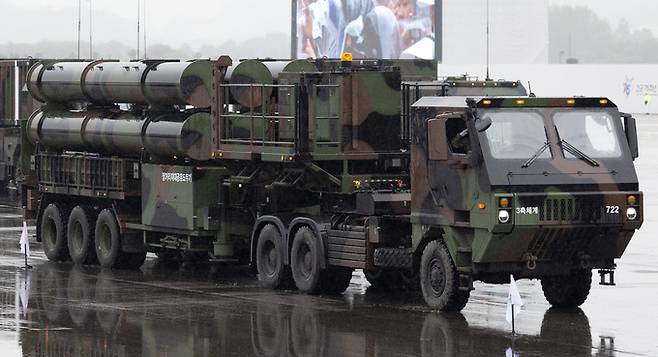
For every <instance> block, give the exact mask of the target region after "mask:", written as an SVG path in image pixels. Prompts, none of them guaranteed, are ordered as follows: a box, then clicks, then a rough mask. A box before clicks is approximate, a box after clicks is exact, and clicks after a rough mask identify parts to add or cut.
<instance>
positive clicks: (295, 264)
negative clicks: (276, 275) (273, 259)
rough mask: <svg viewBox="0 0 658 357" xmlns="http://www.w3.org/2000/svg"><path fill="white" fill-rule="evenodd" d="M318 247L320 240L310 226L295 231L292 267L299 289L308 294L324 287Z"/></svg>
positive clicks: (291, 255)
mask: <svg viewBox="0 0 658 357" xmlns="http://www.w3.org/2000/svg"><path fill="white" fill-rule="evenodd" d="M318 248H319V247H318V240H317V239H315V235H314V234H313V232H312V231H311V229H310V228H308V227H306V226H304V227H301V228H300V229H299V230H298V231H297V233H295V237H294V239H293V242H292V252H291V254H290V268H291V269H292V277H293V279H295V285H296V286H297V289H299V290H300V291H302V292H305V293H307V294H318V293H320V292H321V289H322V286H321V281H322V279H321V274H322V267H321V265H320V256H319V254H320V253H319V251H318Z"/></svg>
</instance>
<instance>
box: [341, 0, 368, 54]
mask: <svg viewBox="0 0 658 357" xmlns="http://www.w3.org/2000/svg"><path fill="white" fill-rule="evenodd" d="M374 8H375V3H374V2H373V0H342V10H343V20H344V22H345V23H346V25H345V30H344V31H343V40H342V41H341V44H342V46H341V47H342V48H341V52H350V53H352V55H353V56H354V57H355V58H363V57H365V52H364V50H363V18H364V17H365V16H366V15H367V14H368V13H370V12H371V11H372V9H374Z"/></svg>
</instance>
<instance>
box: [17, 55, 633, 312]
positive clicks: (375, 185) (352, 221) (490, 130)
mask: <svg viewBox="0 0 658 357" xmlns="http://www.w3.org/2000/svg"><path fill="white" fill-rule="evenodd" d="M28 88H29V90H30V92H31V93H32V95H33V96H34V97H35V98H37V99H39V100H41V101H42V102H43V103H44V104H43V106H42V108H41V109H40V110H38V111H36V112H34V114H33V115H32V116H31V117H30V119H29V120H27V121H26V122H25V123H24V124H23V125H24V128H25V130H24V131H23V134H24V137H25V142H26V143H27V148H28V149H29V150H30V154H29V157H30V160H27V166H26V167H25V168H24V171H25V172H27V173H29V174H28V175H26V177H25V180H24V182H23V185H22V189H23V191H24V193H23V205H24V207H25V214H26V216H27V217H28V218H36V221H37V239H38V240H39V241H41V242H42V246H43V249H44V251H45V254H46V256H47V257H48V258H49V259H51V260H54V261H63V260H69V259H71V260H72V261H73V262H75V263H76V264H100V265H101V266H103V267H106V268H138V267H139V266H141V265H142V263H143V262H144V259H145V256H146V253H147V252H155V253H156V254H158V256H159V257H160V258H161V259H169V258H172V257H173V256H181V255H183V256H185V257H187V258H190V259H205V260H211V261H213V262H222V263H235V264H252V265H253V266H254V267H255V268H256V270H257V271H258V279H259V281H260V282H261V284H262V285H263V286H265V287H268V288H272V289H283V288H293V287H294V288H297V289H299V290H301V291H302V292H305V293H309V294H318V293H327V294H329V293H340V292H342V291H344V290H345V289H346V288H347V286H348V285H349V282H350V279H351V277H352V271H353V270H354V269H363V270H364V271H365V272H366V276H367V277H368V280H370V282H371V284H373V285H376V286H377V285H379V286H384V285H386V283H387V282H390V281H392V280H394V279H403V280H404V282H405V283H406V284H408V285H409V286H412V287H414V288H419V291H420V292H422V294H423V296H424V298H425V301H426V302H427V303H428V305H429V306H430V307H432V308H434V309H440V310H460V309H462V308H463V307H464V306H465V304H466V302H467V300H468V298H469V294H470V291H471V290H472V289H473V281H476V280H480V281H485V282H492V283H503V282H507V281H509V276H510V274H512V275H514V276H515V277H516V278H537V279H541V282H542V287H543V289H544V292H545V295H546V297H547V299H548V301H549V302H550V303H551V304H552V305H555V306H577V305H580V304H582V303H583V302H584V301H585V299H586V297H587V294H588V292H589V289H590V285H591V281H592V270H593V269H599V273H600V274H601V282H602V283H604V284H614V275H613V273H614V268H615V259H617V258H619V257H621V255H622V253H623V252H624V249H625V248H626V246H627V245H628V243H629V241H630V239H631V237H632V236H633V233H634V232H635V230H637V229H638V228H639V227H640V226H641V224H642V220H643V196H642V192H640V191H639V187H638V179H637V176H636V173H635V169H634V166H633V159H634V158H636V157H637V156H638V148H637V134H636V130H635V120H634V119H633V118H632V117H631V116H629V115H626V114H622V113H620V112H619V111H618V109H617V107H616V106H615V105H614V104H613V103H612V102H610V101H609V100H607V99H605V98H533V97H528V96H527V94H526V92H525V89H524V88H523V86H521V85H520V83H518V82H502V81H470V80H468V79H461V80H460V79H447V80H443V81H437V80H436V63H434V62H431V61H430V62H423V61H411V62H405V61H385V60H360V61H357V60H354V61H351V60H349V58H344V59H343V60H331V59H329V60H327V59H324V60H315V61H307V60H303V61H293V62H291V61H278V60H246V61H241V62H236V63H234V62H233V61H232V60H231V59H230V58H229V57H225V56H223V57H220V58H218V59H216V60H196V61H189V62H173V61H153V60H149V61H135V62H117V61H106V60H101V61H86V62H58V61H44V62H40V63H38V64H36V65H35V66H33V67H32V68H31V70H30V71H29V73H28ZM478 88H479V89H478Z"/></svg>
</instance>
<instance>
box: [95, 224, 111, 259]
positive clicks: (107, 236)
mask: <svg viewBox="0 0 658 357" xmlns="http://www.w3.org/2000/svg"><path fill="white" fill-rule="evenodd" d="M97 239H98V246H99V247H100V248H101V252H103V253H105V254H109V253H108V252H109V251H110V250H111V249H112V232H111V231H110V227H109V226H108V225H107V224H103V225H102V226H101V230H100V235H99V236H98V237H97Z"/></svg>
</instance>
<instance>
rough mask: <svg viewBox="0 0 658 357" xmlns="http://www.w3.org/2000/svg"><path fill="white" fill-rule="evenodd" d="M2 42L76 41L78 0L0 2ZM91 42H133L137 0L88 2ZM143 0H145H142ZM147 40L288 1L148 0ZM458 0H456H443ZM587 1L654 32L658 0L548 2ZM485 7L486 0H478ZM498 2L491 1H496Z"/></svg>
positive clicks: (282, 8)
mask: <svg viewBox="0 0 658 357" xmlns="http://www.w3.org/2000/svg"><path fill="white" fill-rule="evenodd" d="M1 1H2V11H0V43H7V42H19V43H21V42H22V43H25V42H27V43H34V42H38V41H41V40H67V41H75V39H76V29H77V24H76V22H77V4H78V0H1ZM82 1H83V24H82V27H83V29H82V31H83V39H86V38H87V36H88V33H89V32H88V28H89V27H88V26H89V23H88V6H89V0H82ZM92 1H93V3H92V4H93V29H94V42H96V41H101V42H105V41H110V40H116V41H120V42H123V43H135V42H136V31H135V22H136V16H137V15H136V12H137V0H92ZM141 1H143V0H141ZM146 1H147V3H146V6H147V9H146V11H147V24H146V29H147V33H148V41H149V43H164V44H169V45H171V46H175V47H178V46H180V45H182V44H183V43H187V44H189V45H190V46H192V47H195V44H212V45H218V44H221V43H223V42H225V41H228V40H234V41H236V42H240V41H242V40H245V39H249V38H253V37H263V36H265V35H266V34H267V33H271V32H280V33H286V34H287V33H289V31H290V0H146ZM444 1H459V0H444ZM549 1H550V3H551V4H561V5H562V4H565V5H587V6H590V7H592V8H593V9H594V10H595V11H596V12H597V13H599V14H600V15H601V16H602V17H604V18H606V19H609V20H610V21H611V22H612V24H613V25H616V24H617V23H618V22H619V20H620V19H621V18H622V17H624V18H626V19H627V20H628V21H629V22H630V23H631V27H632V28H649V29H651V30H652V31H654V33H655V34H657V35H658V1H649V0H624V1H621V0H596V1H593V0H549ZM482 2H483V5H484V3H485V0H482ZM495 2H496V0H491V3H492V5H494V4H495Z"/></svg>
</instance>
